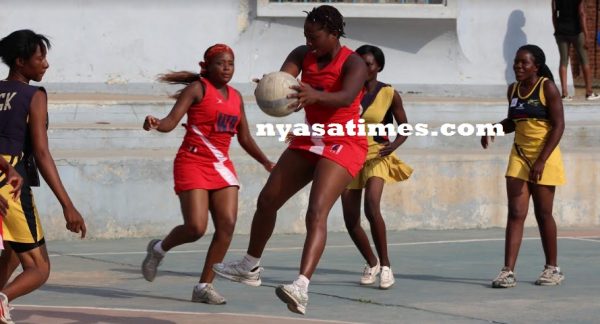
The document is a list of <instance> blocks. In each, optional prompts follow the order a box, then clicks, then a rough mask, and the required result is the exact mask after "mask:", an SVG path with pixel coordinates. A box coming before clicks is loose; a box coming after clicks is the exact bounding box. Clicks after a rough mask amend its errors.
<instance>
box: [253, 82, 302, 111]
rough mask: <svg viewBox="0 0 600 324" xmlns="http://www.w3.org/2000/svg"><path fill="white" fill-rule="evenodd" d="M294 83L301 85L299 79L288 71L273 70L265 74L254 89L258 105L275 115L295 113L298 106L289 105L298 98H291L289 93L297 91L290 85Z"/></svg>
mask: <svg viewBox="0 0 600 324" xmlns="http://www.w3.org/2000/svg"><path fill="white" fill-rule="evenodd" d="M294 85H299V84H298V80H296V78H294V77H293V76H292V75H291V74H289V73H286V72H281V71H278V72H271V73H269V74H267V75H265V76H263V78H262V79H260V81H259V82H258V85H257V86H256V90H254V97H256V103H257V104H258V107H260V109H261V110H262V111H263V112H264V113H265V114H267V115H269V116H273V117H283V116H287V115H289V114H291V113H293V112H294V110H295V109H296V106H295V105H293V106H292V107H288V106H289V105H290V104H291V103H294V102H296V101H297V99H296V98H291V99H289V98H287V95H288V94H291V93H296V92H297V91H296V90H294V89H290V86H294Z"/></svg>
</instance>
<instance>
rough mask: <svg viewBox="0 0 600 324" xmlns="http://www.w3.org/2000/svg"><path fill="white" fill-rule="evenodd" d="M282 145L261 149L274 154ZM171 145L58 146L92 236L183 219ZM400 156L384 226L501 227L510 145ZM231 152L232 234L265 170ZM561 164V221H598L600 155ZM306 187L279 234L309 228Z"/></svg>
mask: <svg viewBox="0 0 600 324" xmlns="http://www.w3.org/2000/svg"><path fill="white" fill-rule="evenodd" d="M282 149H283V148H272V149H269V150H267V152H266V153H267V155H268V156H269V157H271V158H272V159H273V160H276V159H277V157H278V156H279V154H280V153H281V151H282ZM175 151H176V149H162V150H148V149H130V150H55V151H53V157H54V158H55V160H56V164H57V166H58V169H59V172H60V174H61V178H62V181H63V183H64V185H65V187H66V188H67V190H68V192H69V193H70V195H71V197H72V199H73V201H74V203H75V205H76V206H77V207H78V208H79V210H80V212H81V213H82V214H83V215H84V217H85V218H86V220H87V224H88V229H89V236H90V237H91V238H117V237H148V236H161V235H165V234H166V233H167V232H168V229H170V228H171V227H173V226H175V225H178V224H180V223H181V221H182V218H181V215H180V207H179V202H178V199H177V197H176V195H175V194H174V192H173V189H172V188H173V180H172V161H173V158H174V155H175ZM400 155H401V158H402V160H404V161H405V162H406V163H408V164H409V165H411V166H412V167H413V168H414V169H415V172H414V174H413V176H412V177H411V179H409V180H408V181H405V182H402V183H399V184H390V185H386V187H385V189H384V193H383V198H382V204H381V206H382V213H383V215H384V218H385V219H386V224H387V227H388V229H389V230H401V229H410V228H415V229H451V228H461V229H467V228H488V227H502V226H504V225H505V219H506V212H507V209H506V192H505V180H504V172H505V170H506V163H507V159H508V151H506V150H501V149H498V148H496V149H493V150H489V151H484V150H464V149H437V150H430V149H403V150H402V151H401V154H400ZM231 158H232V160H233V161H234V163H235V165H236V169H237V173H238V175H239V177H240V181H241V184H242V189H241V190H240V193H239V216H238V224H237V226H236V233H245V234H247V233H248V232H249V229H250V224H251V221H252V215H253V213H254V208H255V205H256V198H257V196H258V193H259V192H260V190H261V189H262V186H263V185H264V183H265V181H266V179H267V177H268V174H267V173H266V171H264V170H263V169H262V166H260V165H259V164H258V163H256V162H255V161H254V160H253V159H252V158H250V157H249V156H248V155H247V154H245V153H244V152H243V151H242V150H241V149H239V148H232V150H231ZM564 161H565V168H566V176H567V180H568V184H567V185H565V186H561V187H559V188H558V189H557V193H556V199H555V206H554V213H555V216H556V219H557V223H558V224H559V226H587V225H596V226H597V225H600V201H598V200H597V199H596V198H597V188H598V187H599V186H600V174H598V173H597V172H587V171H586V170H598V169H600V152H598V151H597V150H596V151H590V150H586V149H576V150H572V149H565V150H564ZM34 192H35V198H36V204H37V206H38V209H39V212H40V215H41V218H42V220H43V223H44V228H45V231H46V233H47V235H48V237H52V238H53V239H55V238H69V237H70V238H72V236H71V235H70V234H69V233H67V232H66V231H65V229H64V220H63V217H62V209H61V208H60V205H59V204H58V202H57V201H56V199H55V198H54V195H53V194H52V193H51V191H50V190H49V188H48V187H47V186H46V184H45V183H44V184H43V185H42V187H40V188H36V189H35V190H34ZM308 194H309V189H308V188H305V189H303V190H302V191H301V192H300V193H299V194H297V195H295V196H294V197H293V198H292V199H290V200H289V201H288V202H287V203H286V205H284V207H283V208H282V209H281V210H280V212H279V215H280V216H279V218H278V222H277V225H276V228H275V232H276V233H303V232H305V225H304V216H305V213H306V207H307V202H308ZM531 208H533V207H532V206H531ZM530 213H532V210H530ZM531 216H532V215H531ZM211 226H212V225H211ZM527 226H535V218H534V217H529V218H528V221H527ZM328 230H329V231H344V230H345V229H344V222H343V217H342V212H341V207H340V204H339V202H338V203H336V205H335V206H334V208H333V209H332V211H331V213H330V217H329V220H328ZM210 231H212V227H211V228H210Z"/></svg>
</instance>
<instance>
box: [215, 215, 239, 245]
mask: <svg viewBox="0 0 600 324" xmlns="http://www.w3.org/2000/svg"><path fill="white" fill-rule="evenodd" d="M234 230H235V220H222V221H219V225H218V228H215V235H216V237H217V239H218V240H229V241H231V238H232V237H233V232H234Z"/></svg>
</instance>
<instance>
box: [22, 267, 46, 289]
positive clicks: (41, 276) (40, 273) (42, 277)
mask: <svg viewBox="0 0 600 324" xmlns="http://www.w3.org/2000/svg"><path fill="white" fill-rule="evenodd" d="M22 266H23V271H28V272H29V273H32V274H33V273H34V274H35V275H36V276H37V277H38V280H39V282H40V285H43V284H44V283H46V281H48V278H49V277H50V262H49V261H45V262H39V261H34V262H32V263H31V264H23V265H22Z"/></svg>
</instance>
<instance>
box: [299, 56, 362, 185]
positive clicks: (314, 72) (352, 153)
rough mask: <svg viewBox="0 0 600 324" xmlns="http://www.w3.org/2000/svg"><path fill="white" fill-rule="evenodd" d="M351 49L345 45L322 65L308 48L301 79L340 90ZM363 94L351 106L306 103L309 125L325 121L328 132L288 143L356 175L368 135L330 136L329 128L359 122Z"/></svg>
mask: <svg viewBox="0 0 600 324" xmlns="http://www.w3.org/2000/svg"><path fill="white" fill-rule="evenodd" d="M352 53H354V52H353V51H352V50H350V49H349V48H347V47H346V46H343V47H342V48H341V49H340V50H339V51H338V53H337V55H336V56H335V57H334V58H333V59H332V60H331V62H329V64H327V66H325V67H323V68H322V69H319V67H318V65H317V57H316V56H315V55H314V54H313V53H312V52H308V53H307V54H306V55H305V57H304V61H303V62H302V79H301V80H302V82H304V83H307V84H309V85H310V86H311V87H313V88H314V89H317V90H320V91H325V92H337V91H340V90H341V89H342V78H341V76H342V67H343V65H344V63H345V62H346V59H348V57H349V56H350V55H352ZM363 94H364V92H363V91H361V92H360V94H359V95H357V96H356V98H355V99H354V101H352V103H351V104H350V106H348V107H338V108H331V107H323V106H319V105H310V106H306V107H304V110H305V112H306V123H307V124H308V125H309V128H311V129H312V127H311V125H313V124H316V123H318V124H323V125H324V126H325V135H323V136H315V135H314V134H313V135H311V136H296V137H294V138H293V139H292V142H291V143H290V146H289V147H290V148H291V149H296V150H302V151H307V152H311V153H313V154H311V155H308V154H307V155H306V157H307V158H309V159H310V158H311V156H312V157H315V155H316V158H319V157H324V158H326V159H329V160H332V161H334V162H336V163H337V164H339V165H341V166H342V167H344V168H345V169H346V170H348V172H349V173H350V175H352V177H354V176H356V174H358V171H360V169H361V168H362V166H363V164H364V162H365V159H366V157H367V147H368V143H367V137H366V136H365V135H349V134H344V136H331V135H328V134H327V129H329V126H328V125H330V124H339V125H342V126H344V131H345V125H346V123H348V122H349V121H353V123H354V125H358V119H359V118H360V101H361V99H362V97H363ZM355 131H356V129H355ZM311 133H312V132H311Z"/></svg>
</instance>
